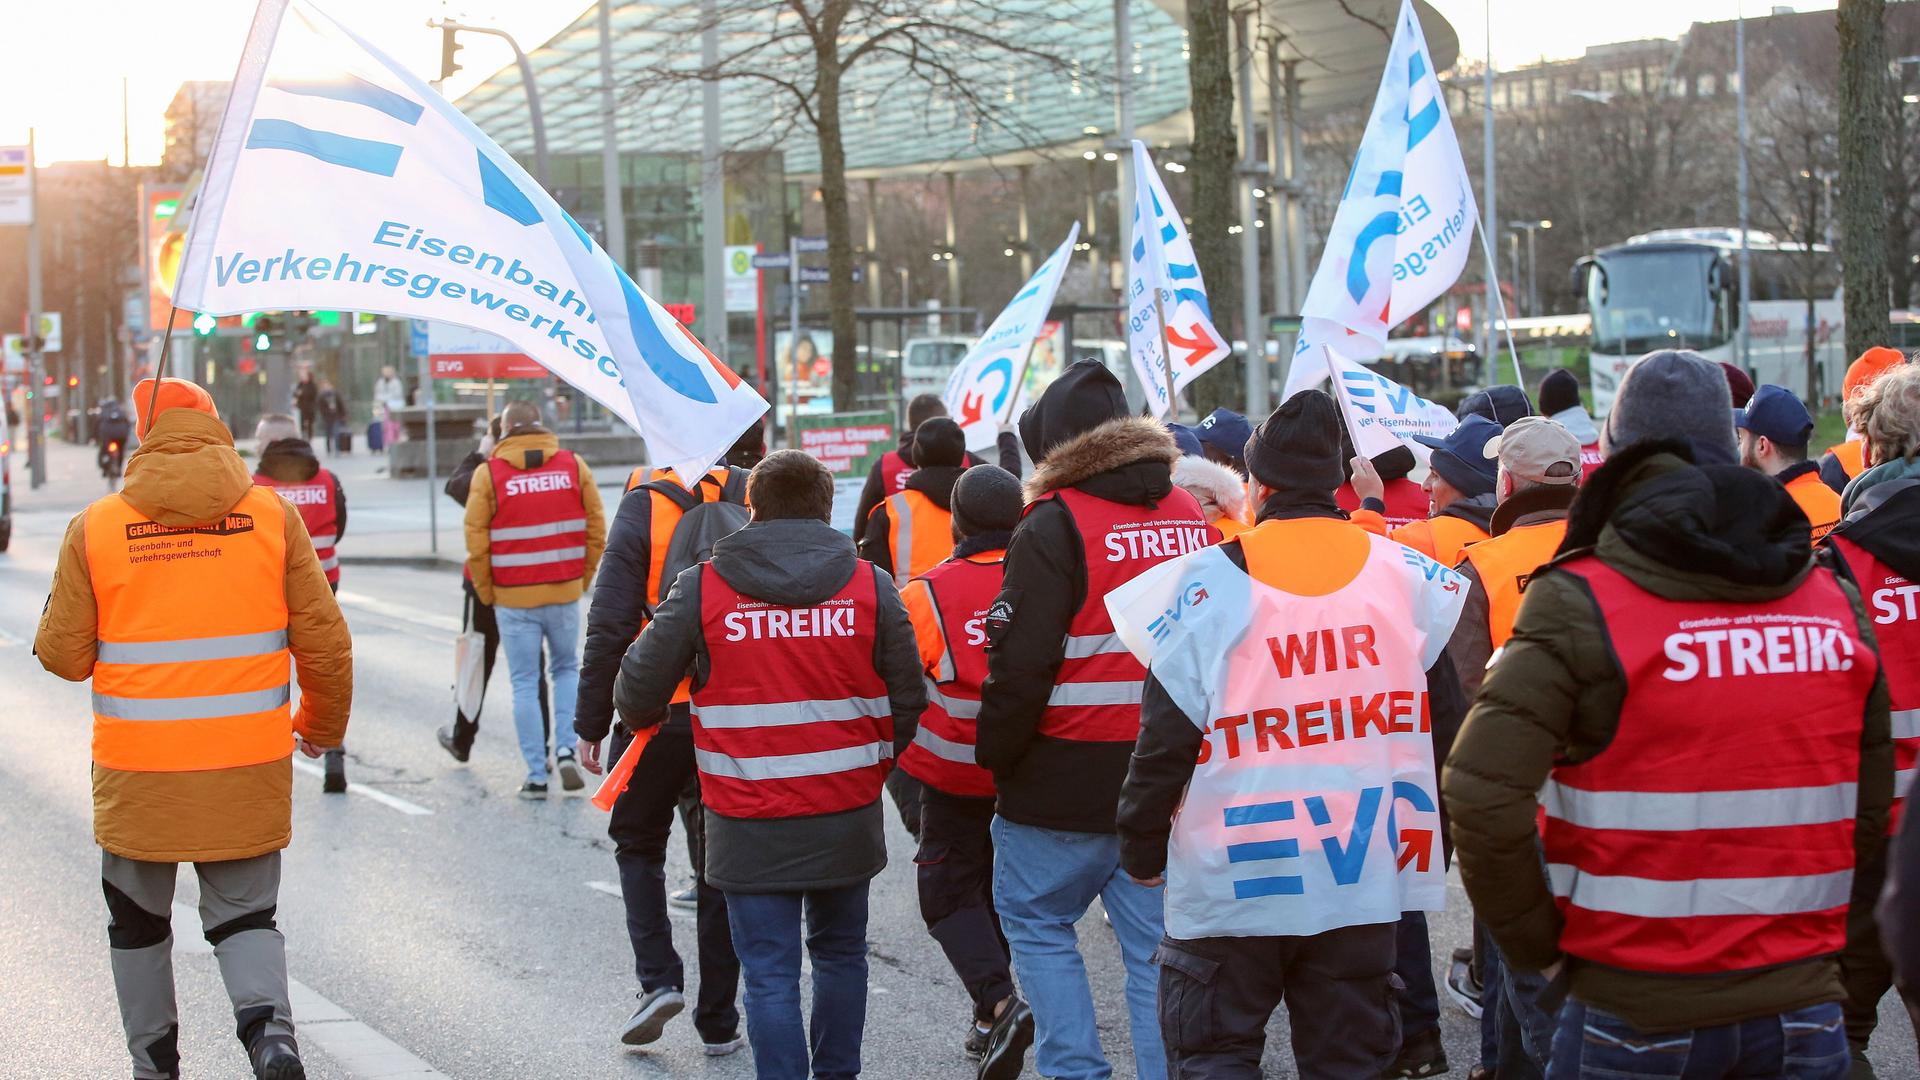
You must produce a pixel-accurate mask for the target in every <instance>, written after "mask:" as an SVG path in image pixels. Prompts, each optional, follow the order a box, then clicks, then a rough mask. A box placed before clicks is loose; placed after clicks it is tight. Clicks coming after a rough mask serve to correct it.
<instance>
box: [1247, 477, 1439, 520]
mask: <svg viewBox="0 0 1920 1080" xmlns="http://www.w3.org/2000/svg"><path fill="white" fill-rule="evenodd" d="M1385 487H1386V490H1385V491H1384V492H1383V496H1384V497H1383V498H1382V499H1381V501H1382V502H1384V503H1386V506H1387V508H1386V510H1384V511H1382V512H1381V514H1380V516H1381V517H1383V518H1385V519H1386V522H1387V527H1388V528H1389V529H1391V528H1396V527H1398V526H1401V525H1406V524H1410V523H1412V522H1415V521H1425V520H1426V519H1427V502H1428V501H1427V493H1426V490H1425V489H1424V488H1422V487H1421V486H1420V485H1419V484H1416V483H1414V482H1413V481H1411V480H1408V479H1407V478H1406V477H1404V476H1403V477H1401V478H1400V479H1398V480H1389V481H1387V482H1386V485H1385ZM1333 501H1334V505H1336V506H1338V507H1339V508H1340V509H1342V510H1345V511H1347V512H1348V513H1352V512H1353V511H1355V510H1358V509H1360V496H1358V495H1356V494H1354V491H1353V485H1352V484H1341V485H1340V486H1339V487H1337V488H1334V489H1333ZM1256 509H1258V508H1257V507H1256Z"/></svg>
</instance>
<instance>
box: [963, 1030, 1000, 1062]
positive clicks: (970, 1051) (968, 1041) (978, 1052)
mask: <svg viewBox="0 0 1920 1080" xmlns="http://www.w3.org/2000/svg"><path fill="white" fill-rule="evenodd" d="M992 1035H993V1028H992V1027H991V1026H988V1027H981V1026H980V1021H978V1020H975V1021H972V1022H970V1023H969V1024H967V1037H966V1038H965V1039H963V1040H961V1042H960V1049H962V1050H965V1051H966V1052H967V1056H968V1057H970V1058H976V1059H977V1058H980V1057H983V1056H985V1055H986V1052H987V1039H988V1038H989V1037H991V1036H992Z"/></svg>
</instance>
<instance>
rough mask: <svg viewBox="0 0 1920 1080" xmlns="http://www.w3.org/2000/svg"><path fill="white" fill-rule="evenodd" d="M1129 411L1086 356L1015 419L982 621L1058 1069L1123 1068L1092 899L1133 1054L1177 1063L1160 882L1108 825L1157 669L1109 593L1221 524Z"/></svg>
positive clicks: (1005, 917) (1143, 1063) (1021, 931)
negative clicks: (1003, 551)
mask: <svg viewBox="0 0 1920 1080" xmlns="http://www.w3.org/2000/svg"><path fill="white" fill-rule="evenodd" d="M1130 413H1131V411H1130V410H1129V409H1128V408H1127V399H1126V395H1125V394H1124V393H1123V392H1122V391H1121V388H1120V381H1119V380H1118V379H1116V378H1114V376H1113V373H1112V372H1110V371H1108V370H1107V368H1106V367H1105V366H1103V365H1102V364H1101V363H1100V362H1099V361H1097V360H1082V361H1080V362H1079V363H1077V364H1074V365H1073V366H1071V367H1069V368H1068V369H1067V370H1066V371H1065V372H1063V373H1062V374H1061V375H1060V377H1059V378H1058V379H1055V380H1054V381H1053V383H1052V384H1051V385H1049V386H1048V387H1047V389H1046V392H1045V393H1043V394H1042V395H1041V396H1040V400H1039V401H1037V402H1035V403H1034V404H1033V406H1032V407H1031V408H1029V409H1027V411H1026V412H1025V413H1024V414H1023V415H1022V416H1021V417H1020V438H1021V441H1022V442H1024V443H1025V444H1026V448H1027V453H1028V454H1030V455H1031V456H1032V457H1033V459H1034V460H1035V461H1036V462H1038V464H1037V465H1036V466H1035V469H1034V474H1033V477H1032V479H1031V480H1030V481H1029V482H1028V484H1027V498H1028V503H1029V505H1028V509H1027V513H1026V516H1025V517H1024V518H1023V519H1022V520H1021V522H1020V527H1019V529H1018V530H1017V531H1016V532H1015V533H1014V536H1013V541H1012V543H1011V544H1010V545H1009V546H1008V548H1007V557H1006V577H1005V581H1004V583H1003V586H1002V589H1001V592H1000V595H999V596H997V597H996V598H995V599H994V602H993V605H992V607H991V608H990V609H989V610H988V612H987V616H986V621H985V626H984V629H985V631H986V634H987V681H986V683H985V684H984V686H983V687H982V689H981V700H980V720H979V732H978V742H977V743H976V747H975V753H976V755H977V759H978V761H979V763H980V764H981V765H984V766H986V767H987V769H988V770H989V771H990V772H992V773H993V780H994V788H995V791H996V800H997V801H996V806H995V814H994V819H993V847H994V865H993V902H994V907H995V909H996V910H998V911H999V913H1000V925H1001V927H1002V928H1003V929H1004V931H1005V932H1006V935H1007V944H1008V946H1009V948H1010V951H1011V953H1012V955H1013V967H1014V971H1015V972H1016V973H1017V974H1018V975H1019V977H1020V985H1021V987H1022V988H1023V989H1024V991H1025V993H1026V999H1027V1001H1028V1003H1029V1004H1031V1005H1032V1006H1033V1014H1034V1024H1035V1037H1036V1043H1035V1049H1034V1059H1035V1065H1036V1066H1037V1068H1038V1070H1039V1072H1040V1073H1041V1074H1042V1075H1045V1076H1050V1077H1060V1078H1063V1080H1081V1078H1098V1077H1104V1076H1107V1075H1109V1074H1110V1073H1111V1066H1109V1065H1108V1063H1107V1058H1106V1055H1105V1054H1104V1053H1103V1052H1102V1051H1101V1048H1100V1031H1099V1028H1098V1027H1097V1026H1096V1024H1095V1022H1094V1007H1093V989H1092V987H1091V986H1090V985H1089V984H1088V982H1087V969H1086V963H1085V961H1084V960H1083V959H1082V958H1081V955H1080V951H1079V948H1078V947H1077V945H1076V937H1075V930H1074V924H1076V923H1078V922H1079V921H1080V919H1081V917H1082V916H1084V915H1085V914H1086V912H1087V908H1088V907H1089V906H1090V905H1091V904H1092V903H1093V901H1094V899H1095V898H1096V897H1098V898H1100V900H1101V902H1102V904H1103V905H1104V906H1105V908H1106V911H1107V915H1108V917H1109V919H1111V920H1112V923H1113V930H1114V934H1115V936H1116V937H1118V939H1119V942H1120V953H1121V956H1122V958H1123V959H1124V961H1125V964H1126V971H1127V980H1126V982H1127V985H1126V996H1127V1013H1128V1019H1129V1026H1130V1029H1131V1032H1132V1046H1133V1056H1134V1061H1135V1063H1136V1068H1137V1069H1138V1070H1139V1075H1140V1076H1141V1077H1143V1078H1145V1080H1158V1078H1160V1077H1163V1076H1165V1075H1166V1052H1165V1050H1164V1049H1163V1046H1162V1043H1161V1040H1160V1018H1159V1012H1158V1009H1157V1007H1156V1004H1155V984H1156V981H1157V979H1156V974H1155V965H1154V963H1153V959H1152V957H1153V952H1154V949H1155V948H1156V947H1157V946H1158V945H1159V942H1160V937H1161V930H1162V924H1161V907H1160V904H1161V890H1160V889H1159V888H1157V887H1149V886H1144V885H1140V884H1138V883H1137V882H1134V881H1133V880H1131V879H1129V878H1128V877H1127V875H1126V874H1125V873H1124V872H1123V871H1122V870H1121V869H1120V843H1119V839H1118V838H1117V837H1116V836H1115V835H1114V807H1115V805H1116V804H1117V800H1118V798H1119V794H1120V783H1121V781H1122V780H1124V779H1125V778H1126V774H1127V757H1128V755H1129V754H1131V753H1132V752H1133V742H1134V738H1135V737H1136V736H1137V735H1139V733H1140V687H1141V684H1142V683H1143V682H1144V681H1145V679H1146V668H1144V667H1142V666H1141V664H1140V662H1139V661H1138V660H1136V659H1134V657H1133V655H1132V654H1131V653H1129V652H1128V651H1127V648H1126V646H1125V645H1123V644H1121V642H1120V639H1119V638H1118V637H1116V636H1115V635H1114V631H1113V621H1112V618H1111V616H1110V615H1109V614H1108V612H1107V606H1106V596H1107V594H1108V593H1109V592H1111V591H1113V590H1114V589H1116V588H1118V587H1119V586H1120V585H1122V584H1124V583H1126V582H1128V581H1130V580H1132V579H1133V578H1134V577H1135V576H1136V575H1138V574H1140V573H1141V572H1143V571H1145V570H1148V569H1150V568H1152V567H1154V566H1157V565H1159V564H1160V563H1162V562H1165V561H1166V560H1168V559H1170V558H1173V557H1175V556H1177V555H1181V554H1184V553H1186V552H1189V551H1194V550H1197V549H1199V548H1202V547H1205V546H1207V545H1208V544H1211V543H1214V542H1215V541H1217V540H1219V538H1220V533H1219V530H1217V529H1215V528H1214V527H1213V526H1211V525H1209V524H1207V519H1206V516H1205V515H1204V514H1203V513H1202V512H1201V510H1200V504H1199V503H1197V502H1195V501H1194V499H1193V496H1191V495H1189V494H1187V493H1186V492H1185V491H1182V490H1180V489H1179V488H1177V487H1175V486H1174V485H1173V478H1172V468H1173V462H1174V460H1175V459H1177V458H1178V457H1179V456H1180V451H1179V449H1178V448H1177V447H1176V446H1175V445H1174V442H1173V437H1172V436H1171V435H1170V434H1169V433H1168V431H1167V429H1166V427H1165V426H1164V425H1162V424H1160V423H1159V422H1158V421H1155V420H1148V419H1143V418H1140V417H1135V416H1132V415H1131V414H1130Z"/></svg>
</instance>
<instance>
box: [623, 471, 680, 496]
mask: <svg viewBox="0 0 1920 1080" xmlns="http://www.w3.org/2000/svg"><path fill="white" fill-rule="evenodd" d="M669 479H673V470H672V469H656V468H654V467H653V466H651V465H636V466H634V467H633V471H632V472H630V473H628V474H627V487H626V490H627V491H632V490H633V489H634V488H637V487H639V486H640V485H641V484H647V483H651V482H653V481H655V480H669Z"/></svg>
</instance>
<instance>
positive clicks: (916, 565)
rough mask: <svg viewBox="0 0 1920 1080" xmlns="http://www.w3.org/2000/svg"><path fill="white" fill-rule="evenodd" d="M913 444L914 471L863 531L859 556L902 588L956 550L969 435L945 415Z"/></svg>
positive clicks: (916, 436) (928, 422)
mask: <svg viewBox="0 0 1920 1080" xmlns="http://www.w3.org/2000/svg"><path fill="white" fill-rule="evenodd" d="M912 446H913V460H914V463H915V464H914V469H913V471H912V472H910V473H907V474H906V476H905V477H904V479H902V480H901V486H900V490H899V491H897V492H895V493H893V494H891V495H889V496H887V497H886V498H884V499H882V500H880V504H879V505H878V506H875V507H874V508H873V513H872V515H871V516H870V517H868V518H867V519H866V520H865V521H864V522H863V523H861V525H860V527H859V528H860V557H861V558H863V559H866V560H867V561H868V562H870V563H872V564H873V565H875V566H877V567H879V568H880V569H882V570H885V571H886V572H887V573H889V574H892V575H893V580H894V583H895V584H896V585H898V586H900V587H905V585H906V583H907V581H908V579H910V578H912V577H913V576H914V575H916V574H924V573H926V572H927V571H928V570H931V569H933V568H934V567H935V566H937V565H939V564H940V563H941V561H942V560H944V559H946V557H947V556H948V554H950V553H951V552H952V551H953V485H954V484H955V483H956V482H958V481H959V479H960V474H961V473H963V472H966V471H967V468H968V465H967V462H968V455H967V436H966V433H965V432H963V431H961V430H960V425H959V424H956V423H954V422H953V421H952V420H951V419H949V418H947V417H945V416H935V417H932V418H930V419H928V420H926V421H924V422H922V423H921V425H920V426H919V427H917V428H915V429H914V432H913V443H912Z"/></svg>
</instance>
